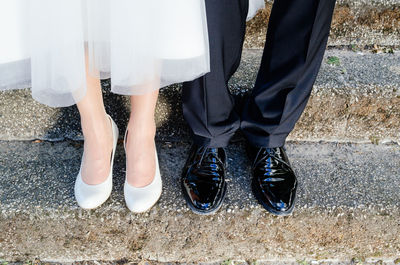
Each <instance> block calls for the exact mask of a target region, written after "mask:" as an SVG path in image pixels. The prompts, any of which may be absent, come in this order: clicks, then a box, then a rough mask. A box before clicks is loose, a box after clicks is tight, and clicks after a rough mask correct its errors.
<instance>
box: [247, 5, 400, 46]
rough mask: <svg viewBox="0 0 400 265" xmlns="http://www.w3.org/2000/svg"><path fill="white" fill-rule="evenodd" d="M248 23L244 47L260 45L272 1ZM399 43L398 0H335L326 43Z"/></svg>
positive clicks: (265, 29)
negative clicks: (330, 28)
mask: <svg viewBox="0 0 400 265" xmlns="http://www.w3.org/2000/svg"><path fill="white" fill-rule="evenodd" d="M266 3H267V4H266V8H265V10H262V11H260V13H259V14H258V15H257V16H256V17H255V18H254V19H253V20H251V21H250V22H249V23H248V29H247V38H246V42H245V46H246V47H247V48H262V47H264V41H265V36H266V32H267V25H268V18H269V15H270V13H271V7H272V1H266ZM374 44H376V45H383V46H397V47H398V46H399V45H400V1H398V0H388V1H386V0H377V1H376V0H375V1H374V0H372V1H371V0H338V1H337V4H336V8H335V13H334V17H333V21H332V30H331V36H330V39H329V45H334V46H338V45H339V46H342V45H345V46H347V45H348V46H351V45H355V46H360V47H364V46H371V45H374Z"/></svg>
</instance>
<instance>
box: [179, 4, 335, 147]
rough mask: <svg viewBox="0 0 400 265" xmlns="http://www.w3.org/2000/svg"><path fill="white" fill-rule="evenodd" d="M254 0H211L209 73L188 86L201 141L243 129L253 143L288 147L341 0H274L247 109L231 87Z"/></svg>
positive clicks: (219, 140) (213, 142)
mask: <svg viewBox="0 0 400 265" xmlns="http://www.w3.org/2000/svg"><path fill="white" fill-rule="evenodd" d="M248 4H249V3H248V0H206V9H207V19H208V30H209V38H210V56H211V72H210V73H208V74H207V75H205V76H203V77H201V78H199V79H196V80H194V81H192V82H186V83H184V85H183V113H184V116H185V119H186V121H187V122H188V124H189V126H190V127H191V129H192V133H193V140H194V142H195V143H196V144H198V145H202V146H208V147H225V146H227V145H228V143H229V140H230V138H231V137H232V136H233V134H234V133H235V131H237V130H238V129H239V128H240V129H241V130H242V132H243V133H244V135H245V136H246V138H247V140H248V141H249V142H250V144H252V145H255V146H259V147H271V148H272V147H279V146H283V145H284V143H285V140H286V137H287V136H288V134H289V133H290V132H291V131H292V130H293V128H294V126H295V124H296V122H297V121H298V119H299V118H300V116H301V114H302V112H303V111H304V108H305V106H306V104H307V101H308V99H309V96H310V93H311V89H312V87H313V85H314V82H315V79H316V76H317V74H318V71H319V69H320V66H321V62H322V59H323V55H324V51H325V48H326V44H327V40H328V36H329V31H330V25H331V21H332V14H333V10H334V7H335V0H275V1H274V4H273V7H272V12H271V17H270V22H269V26H268V33H267V40H266V43H265V48H264V53H263V57H262V62H261V67H260V70H259V73H258V76H257V80H256V84H255V87H254V89H253V91H252V93H251V95H250V97H249V98H248V99H247V101H246V103H245V106H244V108H243V110H242V111H241V113H238V112H237V109H236V108H235V105H234V99H233V97H232V95H231V94H230V93H229V90H228V85H227V83H228V81H229V79H230V78H231V76H232V75H233V74H234V73H235V71H236V70H237V68H238V66H239V63H240V58H241V53H242V47H243V41H244V35H245V30H246V16H247V11H248Z"/></svg>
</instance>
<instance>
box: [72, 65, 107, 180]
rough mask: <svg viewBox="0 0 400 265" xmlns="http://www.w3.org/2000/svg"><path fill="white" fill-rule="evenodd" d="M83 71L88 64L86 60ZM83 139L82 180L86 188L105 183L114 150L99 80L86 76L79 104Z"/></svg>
mask: <svg viewBox="0 0 400 265" xmlns="http://www.w3.org/2000/svg"><path fill="white" fill-rule="evenodd" d="M86 67H87V68H88V62H87V60H86ZM88 72H89V71H88V69H86V73H88ZM77 106H78V109H79V113H80V116H81V125H82V132H83V136H84V139H85V143H84V153H83V164H82V179H83V181H84V182H85V183H86V184H89V185H96V184H100V183H102V182H104V181H105V180H106V179H107V177H108V175H109V173H110V159H111V153H112V149H113V136H112V129H111V123H110V120H109V119H108V117H107V116H106V111H105V109H104V103H103V95H102V91H101V83H100V80H99V79H97V78H94V77H92V76H90V75H87V92H86V95H85V97H84V98H83V100H81V101H80V102H79V103H78V104H77Z"/></svg>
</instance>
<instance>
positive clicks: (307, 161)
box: [0, 141, 400, 264]
mask: <svg viewBox="0 0 400 265" xmlns="http://www.w3.org/2000/svg"><path fill="white" fill-rule="evenodd" d="M188 148H189V145H188V144H187V143H168V142H164V143H158V150H159V155H160V164H161V172H162V176H163V194H162V197H161V199H160V201H159V203H158V204H157V205H156V206H155V207H154V208H153V209H151V210H150V211H149V212H148V213H145V214H131V213H130V212H129V211H128V210H127V208H126V207H125V205H124V201H123V193H122V184H123V181H124V154H123V148H122V146H121V145H119V147H118V151H117V155H116V163H115V168H114V170H115V175H114V189H113V193H112V196H111V198H110V199H109V200H108V201H107V202H106V203H105V204H104V205H103V206H101V207H100V208H98V209H96V210H92V211H85V210H81V209H79V208H78V206H77V205H76V204H75V201H74V196H73V185H74V180H75V175H76V174H77V172H78V169H79V165H80V156H81V152H82V142H68V141H66V142H58V143H50V142H7V141H5V142H4V141H3V142H0V152H1V154H2V155H1V157H0V176H1V177H0V186H1V189H0V231H1V236H0V259H2V260H9V261H18V260H19V261H25V260H32V259H34V258H39V259H42V260H43V261H59V262H72V261H77V260H78V261H79V260H106V261H116V260H121V259H124V260H128V261H138V260H150V261H158V262H218V263H220V262H222V261H226V260H229V259H233V260H242V261H248V263H249V264H250V263H252V261H256V260H259V261H271V262H272V261H281V262H283V261H285V262H295V261H298V260H304V259H306V260H316V261H327V260H328V261H329V260H331V261H333V262H335V261H350V260H352V259H360V260H367V261H371V260H372V261H374V260H382V261H385V262H386V261H387V262H392V263H393V261H394V260H395V259H396V258H399V257H400V237H399V234H400V224H399V220H400V219H399V218H400V208H399V207H400V203H399V202H400V193H399V192H398V187H399V186H400V178H399V176H400V160H399V159H398V158H399V156H400V147H399V146H398V145H372V144H335V143H299V142H292V143H289V144H288V146H287V148H288V153H289V155H290V158H291V162H292V164H293V166H294V169H295V171H296V173H297V175H298V178H299V183H300V186H299V191H298V202H297V208H296V209H295V212H294V214H293V216H291V217H285V218H279V217H274V216H272V215H270V214H268V213H267V212H265V211H264V210H263V209H262V208H261V207H260V206H258V204H257V203H256V201H255V199H254V198H253V196H252V194H251V190H250V176H249V167H248V161H247V159H246V158H245V154H244V151H243V144H241V143H237V144H234V145H231V146H230V147H229V148H228V155H229V164H230V166H229V174H228V194H227V199H226V201H225V203H224V205H223V207H222V209H221V210H220V211H219V212H218V213H217V214H216V215H213V216H197V215H195V214H193V213H191V212H190V210H189V209H188V208H187V206H186V204H185V202H184V200H183V198H182V197H181V193H180V188H179V175H180V170H181V167H182V166H183V163H184V159H185V156H186V152H187V149H188ZM252 264H253V263H252ZM303 264H304V263H303Z"/></svg>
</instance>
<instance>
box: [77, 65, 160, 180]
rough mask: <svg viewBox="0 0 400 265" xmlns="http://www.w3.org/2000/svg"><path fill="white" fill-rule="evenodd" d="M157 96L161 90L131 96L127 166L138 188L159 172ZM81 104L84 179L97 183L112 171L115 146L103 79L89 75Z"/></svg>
mask: <svg viewBox="0 0 400 265" xmlns="http://www.w3.org/2000/svg"><path fill="white" fill-rule="evenodd" d="M86 65H88V63H87V62H86ZM86 72H87V73H88V72H89V71H88V69H87V71H86ZM157 98H158V90H154V92H151V93H148V94H145V95H138V96H131V98H130V99H131V114H130V119H129V123H128V130H129V134H128V137H127V138H128V139H127V144H126V159H127V163H126V165H127V168H126V170H127V172H128V174H127V181H128V183H129V184H130V185H132V186H134V187H138V188H140V187H144V186H147V185H148V184H150V183H151V182H152V180H153V177H154V173H155V155H154V154H155V144H154V136H155V132H156V126H155V121H154V111H155V107H156V102H157ZM77 106H78V110H79V113H80V117H81V125H82V132H83V135H84V139H85V142H84V149H85V152H84V157H83V164H82V179H83V181H84V182H85V183H86V184H89V185H97V184H100V183H103V182H104V181H105V180H106V178H107V176H108V175H109V172H110V154H111V152H112V149H113V136H112V130H111V124H110V120H109V119H108V118H107V116H106V111H105V108H104V103H103V95H102V90H101V84H100V80H99V79H97V78H94V77H92V76H90V75H87V92H86V95H85V97H84V98H83V99H82V100H81V101H80V102H79V103H78V104H77Z"/></svg>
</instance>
